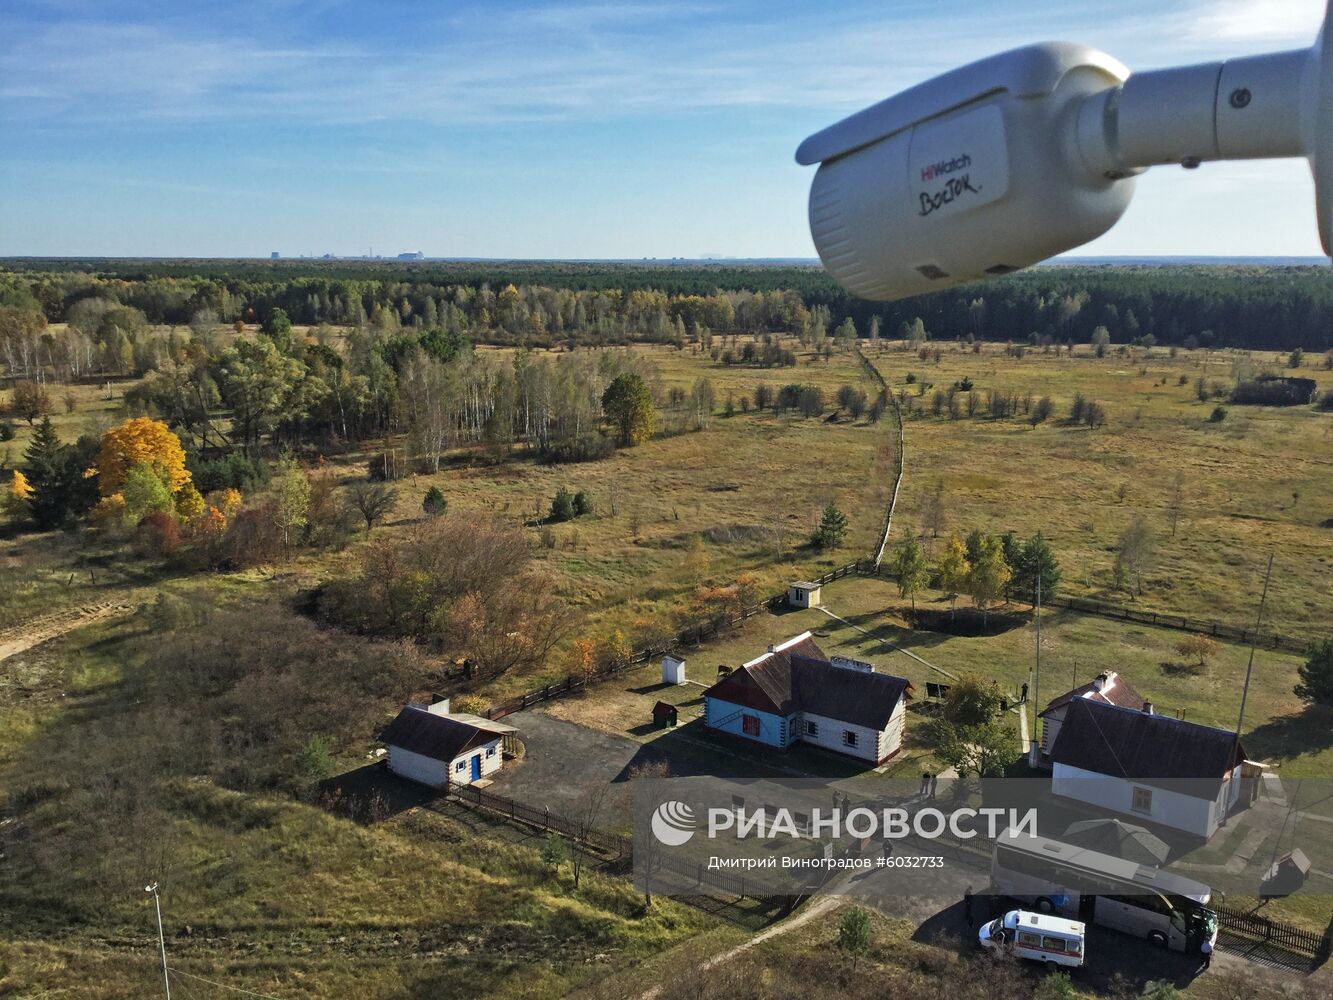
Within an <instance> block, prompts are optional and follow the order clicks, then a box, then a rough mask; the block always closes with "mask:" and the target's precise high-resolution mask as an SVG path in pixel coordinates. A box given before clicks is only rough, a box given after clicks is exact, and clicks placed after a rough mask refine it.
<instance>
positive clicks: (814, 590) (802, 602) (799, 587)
mask: <svg viewBox="0 0 1333 1000" xmlns="http://www.w3.org/2000/svg"><path fill="white" fill-rule="evenodd" d="M787 603H788V604H790V605H791V606H792V607H793V608H817V607H819V584H817V583H811V582H810V581H808V580H797V581H796V582H795V583H793V584H792V585H791V586H790V587H788V588H787Z"/></svg>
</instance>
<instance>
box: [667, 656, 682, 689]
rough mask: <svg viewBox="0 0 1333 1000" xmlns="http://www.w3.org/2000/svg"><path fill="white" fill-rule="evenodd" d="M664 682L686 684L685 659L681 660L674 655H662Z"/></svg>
mask: <svg viewBox="0 0 1333 1000" xmlns="http://www.w3.org/2000/svg"><path fill="white" fill-rule="evenodd" d="M662 683H663V684H684V683H685V661H684V660H679V659H677V658H676V657H674V656H664V657H662Z"/></svg>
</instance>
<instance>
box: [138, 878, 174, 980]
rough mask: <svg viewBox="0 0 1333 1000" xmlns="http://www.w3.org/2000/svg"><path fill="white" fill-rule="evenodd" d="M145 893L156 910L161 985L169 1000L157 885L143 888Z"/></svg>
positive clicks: (160, 905)
mask: <svg viewBox="0 0 1333 1000" xmlns="http://www.w3.org/2000/svg"><path fill="white" fill-rule="evenodd" d="M144 891H145V892H151V893H152V894H153V905H154V906H155V907H156V908H157V946H158V948H159V949H160V950H161V952H162V985H163V986H165V987H166V990H167V1000H171V979H170V977H169V976H168V975H167V939H166V937H165V936H164V935H163V934H162V900H160V899H159V898H158V895H157V883H156V882H154V883H153V884H152V885H149V886H145V887H144Z"/></svg>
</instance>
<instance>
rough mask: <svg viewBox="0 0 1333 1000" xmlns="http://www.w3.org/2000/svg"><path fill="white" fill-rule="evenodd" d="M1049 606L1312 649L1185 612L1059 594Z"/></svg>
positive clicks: (1275, 645) (1268, 645)
mask: <svg viewBox="0 0 1333 1000" xmlns="http://www.w3.org/2000/svg"><path fill="white" fill-rule="evenodd" d="M1044 603H1045V604H1046V605H1047V606H1049V607H1057V608H1069V609H1070V610H1071V611H1083V612H1085V613H1087V614H1091V615H1100V616H1101V617H1103V618H1116V619H1119V620H1121V621H1130V622H1142V623H1143V624H1144V625H1157V626H1159V627H1161V628H1172V629H1179V630H1180V631H1182V632H1197V633H1199V634H1201V635H1211V636H1216V637H1217V638H1219V639H1226V640H1227V641H1228V642H1240V643H1246V644H1248V643H1251V642H1253V643H1254V644H1255V645H1256V646H1263V647H1265V648H1267V649H1284V650H1287V651H1288V652H1291V653H1304V652H1305V651H1306V650H1307V649H1309V648H1310V643H1309V642H1308V641H1307V640H1302V639H1295V638H1293V637H1292V636H1289V635H1277V634H1276V633H1273V632H1256V631H1254V630H1253V629H1247V628H1240V627H1238V626H1236V625H1224V624H1222V623H1221V622H1213V621H1206V620H1205V619H1202V618H1187V617H1186V616H1184V615H1171V614H1166V613H1164V612H1160V611H1144V610H1141V609H1139V608H1130V607H1126V606H1125V605H1123V604H1108V603H1106V602H1104V601H1093V600H1089V599H1088V598H1086V597H1056V598H1052V599H1051V600H1049V601H1046V602H1044Z"/></svg>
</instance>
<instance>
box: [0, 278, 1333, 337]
mask: <svg viewBox="0 0 1333 1000" xmlns="http://www.w3.org/2000/svg"><path fill="white" fill-rule="evenodd" d="M1327 277H1328V275H1327V271H1326V270H1325V269H1324V268H1320V267H1264V266H1133V267H1131V266H1116V267H1109V266H1104V267H1088V266H1082V267H1078V266H1046V267H1039V268H1034V269H1031V270H1028V271H1024V272H1020V273H1018V274H1015V275H1010V276H1007V277H1006V278H1004V279H1003V280H997V281H991V282H984V283H981V284H977V285H971V286H966V287H963V288H957V289H947V290H944V291H940V292H935V293H932V294H930V295H926V296H919V297H917V298H913V299H907V300H903V301H901V302H896V303H873V302H866V301H863V300H860V299H856V298H854V297H852V296H850V295H848V294H847V293H846V292H845V291H843V290H842V289H841V288H839V287H838V286H837V285H836V284H835V283H834V282H833V281H832V280H831V279H830V278H829V277H828V276H827V275H826V274H825V273H824V272H823V271H822V270H821V269H819V268H817V267H813V266H802V265H774V266H756V265H734V266H727V265H699V264H678V265H661V264H643V265H634V264H559V263H527V264H525V263H504V262H497V263H485V264H482V263H472V264H465V263H445V262H438V263H436V262H427V263H421V264H415V265H401V264H389V263H385V264H378V263H376V262H360V261H358V262H336V261H279V262H246V261H216V262H201V261H160V262H142V261H83V262H80V261H31V262H21V261H10V262H7V263H6V270H4V271H0V306H6V307H10V308H18V309H20V310H24V311H29V312H38V313H40V314H41V315H42V316H43V317H45V319H46V321H47V322H49V323H55V322H66V321H72V320H73V319H77V318H78V312H79V310H80V309H82V310H88V309H90V308H101V307H100V306H97V307H90V306H86V305H85V306H80V303H82V302H85V301H93V302H97V301H99V300H101V301H103V302H106V303H109V304H110V306H109V307H120V306H124V307H129V308H133V309H136V310H138V311H139V312H141V313H142V314H143V315H144V316H145V317H146V318H147V321H148V322H150V323H154V324H175V325H184V324H188V323H190V322H192V321H194V320H195V319H196V318H197V317H199V316H201V315H213V316H215V317H216V318H217V320H218V321H221V322H227V323H230V322H234V321H237V320H240V321H243V322H260V321H262V320H263V318H264V317H266V316H267V315H268V314H269V313H270V312H272V311H273V310H274V309H282V310H283V311H284V312H285V313H286V314H287V315H289V316H291V317H292V318H293V320H294V321H296V322H299V323H303V324H309V325H315V324H319V323H330V324H334V325H341V326H351V325H378V326H381V327H392V326H395V325H399V326H409V327H411V326H419V327H422V328H429V327H435V326H439V327H441V328H443V329H445V330H449V331H453V332H464V333H467V334H468V335H470V336H472V337H473V339H484V340H495V341H501V342H508V343H531V344H534V345H539V344H540V345H548V344H552V343H558V342H562V341H564V340H571V339H572V340H576V341H577V340H582V341H589V340H600V341H613V342H614V341H617V340H628V339H648V340H657V341H662V342H670V341H673V340H676V339H677V338H679V337H682V336H689V337H696V336H698V335H699V334H700V332H701V331H703V330H714V331H731V330H733V329H735V330H740V331H742V332H746V333H762V332H785V333H798V334H799V333H802V332H803V330H804V331H805V332H806V333H808V332H809V331H810V328H811V326H812V325H817V324H818V323H819V322H820V321H821V319H822V323H823V326H824V329H825V330H826V331H827V332H831V331H835V330H838V329H840V328H842V327H843V325H844V324H845V323H848V322H849V321H850V323H851V325H852V327H854V328H855V330H857V331H859V332H860V335H861V336H868V335H870V334H871V330H872V326H874V327H875V328H876V329H877V330H879V331H882V332H883V333H884V334H885V335H886V336H899V337H902V338H903V339H908V338H910V337H911V336H912V332H913V331H914V330H922V331H926V332H928V333H933V334H934V336H935V337H936V338H938V339H959V338H962V337H964V336H970V337H974V338H976V339H982V340H991V341H1001V342H1003V341H1009V342H1018V343H1026V342H1032V343H1042V342H1046V343H1055V344H1072V343H1093V342H1094V340H1095V339H1096V338H1097V337H1098V336H1099V334H1098V331H1099V330H1102V331H1105V336H1106V337H1107V338H1109V340H1110V341H1111V342H1114V343H1145V342H1146V343H1159V344H1163V345H1177V346H1184V347H1201V348H1210V347H1218V348H1221V347H1239V348H1247V349H1254V350H1271V351H1284V352H1286V351H1291V350H1294V349H1296V348H1301V349H1303V350H1305V351H1316V352H1324V351H1327V350H1329V349H1330V347H1333V322H1330V320H1333V283H1330V282H1329V281H1328V280H1327Z"/></svg>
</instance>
